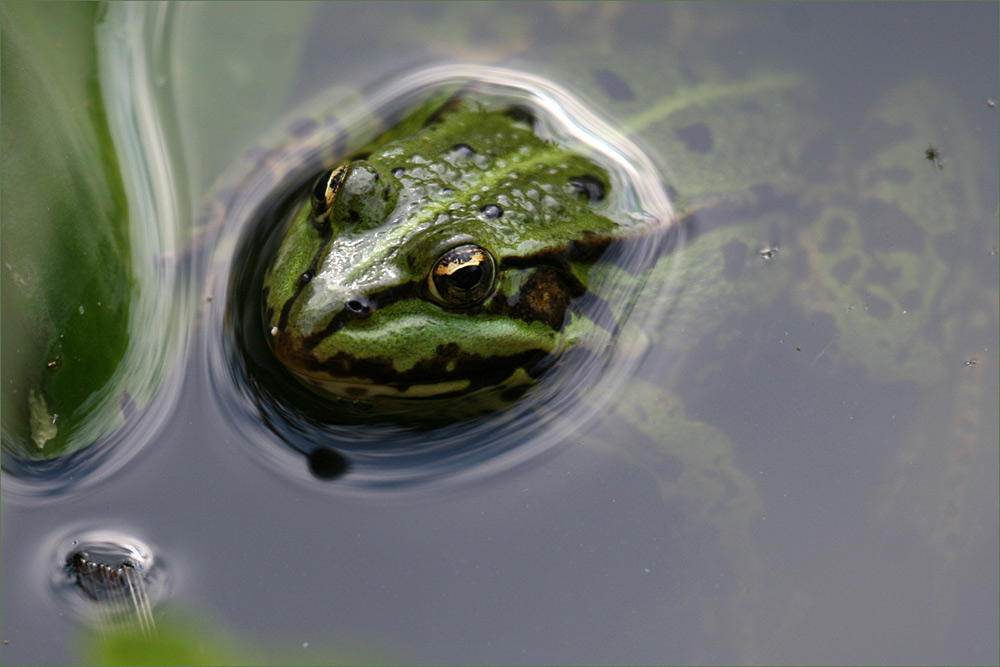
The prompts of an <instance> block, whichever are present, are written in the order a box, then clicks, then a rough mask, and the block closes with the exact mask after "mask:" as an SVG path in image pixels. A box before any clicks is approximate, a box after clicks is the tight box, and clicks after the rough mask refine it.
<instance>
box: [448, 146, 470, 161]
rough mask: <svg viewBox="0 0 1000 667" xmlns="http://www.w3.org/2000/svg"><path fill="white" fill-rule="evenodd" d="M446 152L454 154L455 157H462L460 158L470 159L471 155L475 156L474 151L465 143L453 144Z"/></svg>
mask: <svg viewBox="0 0 1000 667" xmlns="http://www.w3.org/2000/svg"><path fill="white" fill-rule="evenodd" d="M448 150H449V151H451V152H452V153H454V154H455V155H456V156H458V157H462V158H470V157H472V156H473V155H475V154H476V151H475V149H474V148H473V147H472V146H470V145H469V144H465V143H458V144H454V145H453V146H452V147H451V148H449V149H448Z"/></svg>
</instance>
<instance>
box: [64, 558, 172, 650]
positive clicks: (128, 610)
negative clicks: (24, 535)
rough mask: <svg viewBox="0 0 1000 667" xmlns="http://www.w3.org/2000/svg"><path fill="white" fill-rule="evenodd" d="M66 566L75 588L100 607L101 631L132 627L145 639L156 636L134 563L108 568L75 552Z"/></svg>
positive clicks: (108, 566)
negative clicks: (111, 626)
mask: <svg viewBox="0 0 1000 667" xmlns="http://www.w3.org/2000/svg"><path fill="white" fill-rule="evenodd" d="M66 567H67V568H68V569H69V570H70V572H71V574H72V575H73V576H74V577H75V579H76V585H77V587H79V589H80V590H81V591H83V593H84V595H86V596H87V597H88V598H89V599H90V600H92V601H94V602H96V603H97V604H98V605H99V606H100V608H101V613H100V616H101V619H100V621H101V623H100V624H101V627H102V629H104V628H106V627H107V626H108V625H114V626H115V627H121V626H123V625H125V626H128V625H134V626H135V627H137V628H138V629H139V630H140V631H141V632H142V634H143V636H145V637H152V636H153V635H155V634H156V625H155V623H154V621H153V610H152V607H151V606H150V604H149V596H148V594H147V592H146V580H145V578H144V577H143V574H142V570H141V569H140V568H139V566H138V564H136V563H134V562H132V561H130V560H126V561H124V562H122V563H119V564H112V565H108V564H107V563H102V562H97V561H95V560H92V559H91V557H90V555H89V554H88V553H87V552H85V551H77V552H76V553H74V554H72V555H70V557H69V558H68V559H67V561H66Z"/></svg>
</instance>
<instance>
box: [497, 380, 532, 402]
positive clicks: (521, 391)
mask: <svg viewBox="0 0 1000 667" xmlns="http://www.w3.org/2000/svg"><path fill="white" fill-rule="evenodd" d="M527 392H528V385H526V384H521V385H518V386H516V387H506V388H505V389H503V390H502V391H500V400H503V401H506V402H508V403H516V402H517V401H520V400H521V399H522V398H523V397H524V395H525V394H526V393H527Z"/></svg>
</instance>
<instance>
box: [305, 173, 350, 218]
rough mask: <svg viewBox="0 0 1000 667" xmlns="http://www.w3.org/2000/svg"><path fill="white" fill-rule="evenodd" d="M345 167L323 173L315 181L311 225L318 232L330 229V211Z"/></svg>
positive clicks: (342, 178)
mask: <svg viewBox="0 0 1000 667" xmlns="http://www.w3.org/2000/svg"><path fill="white" fill-rule="evenodd" d="M345 174H347V165H346V164H342V165H340V166H339V167H337V168H336V169H331V170H329V171H325V172H323V173H322V174H321V175H320V177H319V178H317V179H316V184H315V185H313V190H312V224H313V227H315V228H316V230H317V231H319V232H325V231H326V230H327V229H329V227H330V211H331V209H333V200H334V199H336V198H337V190H339V189H340V184H341V183H343V182H344V175H345Z"/></svg>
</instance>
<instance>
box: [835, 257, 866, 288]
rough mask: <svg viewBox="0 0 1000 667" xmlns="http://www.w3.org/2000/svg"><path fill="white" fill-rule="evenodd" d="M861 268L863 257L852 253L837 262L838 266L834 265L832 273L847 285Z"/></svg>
mask: <svg viewBox="0 0 1000 667" xmlns="http://www.w3.org/2000/svg"><path fill="white" fill-rule="evenodd" d="M860 268H861V258H860V257H858V256H857V255H851V256H850V257H846V258H844V259H842V260H840V261H839V262H837V264H836V266H834V267H833V271H832V274H833V277H834V278H835V279H836V281H837V282H838V283H840V284H841V285H846V284H847V283H849V282H850V281H851V279H852V278H854V274H856V273H857V272H858V269H860Z"/></svg>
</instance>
